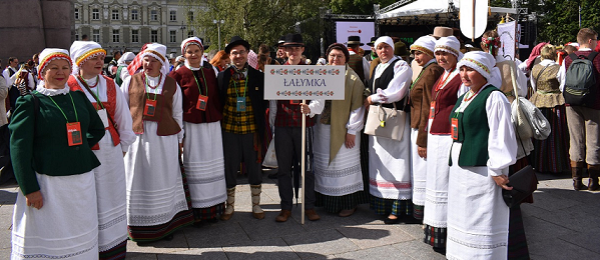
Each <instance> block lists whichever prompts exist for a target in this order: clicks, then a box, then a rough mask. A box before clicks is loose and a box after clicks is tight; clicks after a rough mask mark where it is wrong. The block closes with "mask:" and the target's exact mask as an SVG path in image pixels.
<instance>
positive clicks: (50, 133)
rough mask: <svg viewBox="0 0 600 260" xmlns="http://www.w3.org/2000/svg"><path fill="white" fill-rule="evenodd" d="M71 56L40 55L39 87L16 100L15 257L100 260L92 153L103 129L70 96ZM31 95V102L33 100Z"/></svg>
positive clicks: (84, 103) (80, 98)
mask: <svg viewBox="0 0 600 260" xmlns="http://www.w3.org/2000/svg"><path fill="white" fill-rule="evenodd" d="M69 74H71V59H70V58H69V52H68V51H67V50H63V49H45V50H44V51H42V53H41V54H40V65H39V66H38V75H39V76H38V77H39V79H40V80H39V82H38V86H37V88H36V90H35V91H33V92H32V95H27V96H23V97H20V98H19V99H18V100H17V106H16V109H15V111H14V114H13V116H12V120H11V122H10V125H9V129H10V130H11V139H10V150H11V154H10V155H11V158H12V163H13V168H14V172H15V177H16V179H17V182H18V183H19V187H20V190H21V191H20V192H18V195H17V201H16V203H15V208H14V213H13V225H12V255H11V258H12V259H85V260H87V259H98V212H97V206H96V201H97V199H96V187H95V178H94V173H93V172H92V170H93V169H94V168H96V167H98V166H99V165H100V162H99V161H98V159H97V158H96V156H95V155H94V153H93V152H92V150H91V147H92V146H94V145H96V144H97V143H98V141H100V139H102V137H103V136H104V133H105V130H104V125H103V124H102V120H101V119H100V117H98V113H96V109H95V108H94V106H92V104H91V103H90V102H89V101H88V100H87V98H86V97H85V94H83V93H82V92H78V91H69V87H68V86H67V79H68V78H69ZM34 95H35V97H34Z"/></svg>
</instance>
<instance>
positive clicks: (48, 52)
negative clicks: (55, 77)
mask: <svg viewBox="0 0 600 260" xmlns="http://www.w3.org/2000/svg"><path fill="white" fill-rule="evenodd" d="M39 59H40V64H39V65H38V78H39V79H40V80H38V84H37V87H38V88H39V87H42V88H43V87H44V80H42V79H43V78H42V75H43V73H44V69H45V68H46V66H48V64H49V63H50V62H51V61H53V60H59V59H62V60H66V61H68V62H69V64H72V62H71V57H69V51H67V50H65V49H56V48H46V49H44V50H43V51H42V52H41V53H40V55H39Z"/></svg>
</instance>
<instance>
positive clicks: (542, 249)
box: [0, 174, 600, 260]
mask: <svg viewBox="0 0 600 260" xmlns="http://www.w3.org/2000/svg"><path fill="white" fill-rule="evenodd" d="M538 178H539V179H540V184H539V186H538V191H537V192H536V193H535V195H534V199H535V203H533V204H527V205H523V206H522V209H523V215H524V222H525V229H526V230H525V231H526V233H527V239H528V241H529V249H530V253H531V258H532V259H600V192H596V193H592V192H588V191H581V192H575V191H573V190H572V186H571V182H572V181H571V180H570V176H567V175H560V176H556V175H549V174H538ZM243 180H245V179H244V178H240V181H243ZM264 180H265V184H264V185H263V187H264V188H263V194H262V196H261V197H262V203H261V204H262V205H263V209H264V210H265V211H266V218H265V219H263V220H257V219H254V218H252V216H251V213H250V209H251V207H250V205H251V202H250V189H249V186H248V185H240V186H238V189H237V192H236V199H237V200H236V212H235V214H234V215H233V218H232V219H231V220H229V221H225V222H223V221H220V222H218V223H215V224H207V225H205V226H203V227H201V228H194V227H188V228H184V229H183V230H180V231H177V232H176V233H175V237H174V239H173V240H172V241H160V242H157V243H153V244H150V245H148V246H142V247H140V246H137V245H136V243H133V242H129V244H128V245H127V249H128V253H127V256H128V259H135V260H142V259H152V260H155V259H156V260H167V259H178V260H179V259H244V260H246V259H314V258H316V259H444V257H443V256H442V255H440V254H438V253H435V252H433V250H431V248H430V247H429V246H427V245H426V244H424V243H423V242H422V239H423V231H422V229H421V226H420V225H417V224H410V225H409V224H399V225H385V224H384V223H383V221H382V220H381V219H379V218H378V217H377V216H376V215H375V214H373V213H372V212H371V211H370V210H369V208H368V205H361V206H360V207H359V209H358V211H357V212H356V213H355V214H354V215H352V216H350V217H347V218H340V217H338V216H337V215H330V214H327V213H325V212H323V211H322V210H317V211H318V213H319V214H320V215H321V220H319V221H316V222H310V221H308V220H306V223H305V225H301V224H300V208H299V207H295V208H294V210H293V218H292V219H290V220H288V222H285V223H276V222H275V221H274V219H275V216H277V214H278V211H279V203H278V201H279V195H278V192H277V186H276V185H275V182H274V181H273V180H270V179H268V178H266V174H265V178H264ZM17 191H18V189H17V186H16V185H15V184H9V185H4V186H2V187H0V204H1V205H0V229H1V230H4V231H3V232H0V259H9V258H10V247H11V245H10V236H11V235H10V232H11V231H10V230H11V216H12V211H13V204H14V202H15V198H16V195H15V194H16V192H17Z"/></svg>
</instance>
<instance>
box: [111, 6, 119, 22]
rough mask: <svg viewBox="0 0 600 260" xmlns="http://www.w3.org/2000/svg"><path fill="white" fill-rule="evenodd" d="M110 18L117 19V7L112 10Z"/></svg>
mask: <svg viewBox="0 0 600 260" xmlns="http://www.w3.org/2000/svg"><path fill="white" fill-rule="evenodd" d="M112 19H113V20H119V10H117V9H113V10H112Z"/></svg>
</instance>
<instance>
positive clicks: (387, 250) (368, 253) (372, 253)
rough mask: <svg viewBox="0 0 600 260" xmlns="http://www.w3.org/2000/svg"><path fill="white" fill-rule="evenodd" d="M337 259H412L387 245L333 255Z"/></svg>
mask: <svg viewBox="0 0 600 260" xmlns="http://www.w3.org/2000/svg"><path fill="white" fill-rule="evenodd" d="M333 257H335V258H337V259H340V258H341V259H369V260H378V259H381V260H388V259H399V260H400V259H410V256H408V255H407V254H405V253H403V252H402V251H400V250H399V249H398V248H396V247H394V246H391V245H387V246H380V247H375V248H369V249H363V250H358V251H353V252H348V253H343V254H337V255H333Z"/></svg>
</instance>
